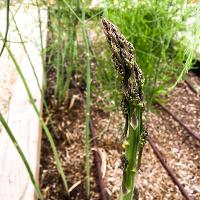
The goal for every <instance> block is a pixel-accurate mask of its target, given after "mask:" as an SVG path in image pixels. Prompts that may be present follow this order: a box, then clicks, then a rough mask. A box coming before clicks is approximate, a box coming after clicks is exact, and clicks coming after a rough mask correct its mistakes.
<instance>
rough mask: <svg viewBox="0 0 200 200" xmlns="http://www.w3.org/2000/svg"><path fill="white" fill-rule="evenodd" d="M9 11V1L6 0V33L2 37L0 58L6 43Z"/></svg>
mask: <svg viewBox="0 0 200 200" xmlns="http://www.w3.org/2000/svg"><path fill="white" fill-rule="evenodd" d="M9 10H10V0H7V3H6V33H5V36H4V42H3V47H2V48H1V51H0V57H1V55H2V54H3V51H4V48H5V46H6V42H7V37H8V30H9Z"/></svg>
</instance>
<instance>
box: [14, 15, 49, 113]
mask: <svg viewBox="0 0 200 200" xmlns="http://www.w3.org/2000/svg"><path fill="white" fill-rule="evenodd" d="M11 14H12V19H13V21H14V24H15V27H16V30H17V33H18V35H19V38H20V42H21V44H22V46H23V49H24V51H25V54H26V56H27V58H28V61H29V63H30V65H31V68H32V70H33V74H34V77H35V79H36V82H37V86H38V88H39V90H40V94H41V97H42V103H43V104H44V106H45V109H46V111H47V113H48V114H49V109H48V106H47V103H46V101H45V99H44V94H43V90H42V88H41V86H40V82H39V79H38V77H37V73H36V71H35V67H34V65H33V62H32V60H31V57H30V55H29V53H28V51H27V49H26V46H25V44H24V42H23V39H22V35H21V33H20V30H19V28H18V25H17V22H16V20H15V17H14V15H13V13H12V12H11ZM43 73H44V72H43Z"/></svg>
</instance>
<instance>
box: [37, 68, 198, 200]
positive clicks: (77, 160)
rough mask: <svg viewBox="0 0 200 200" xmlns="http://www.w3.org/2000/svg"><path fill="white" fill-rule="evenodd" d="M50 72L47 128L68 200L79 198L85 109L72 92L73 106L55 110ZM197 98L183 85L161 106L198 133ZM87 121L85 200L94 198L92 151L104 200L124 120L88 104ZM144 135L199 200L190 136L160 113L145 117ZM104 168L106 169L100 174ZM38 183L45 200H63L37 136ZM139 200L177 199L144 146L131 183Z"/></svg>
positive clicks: (111, 191) (113, 182)
mask: <svg viewBox="0 0 200 200" xmlns="http://www.w3.org/2000/svg"><path fill="white" fill-rule="evenodd" d="M53 73H54V72H50V78H49V80H48V81H49V84H48V85H49V87H50V88H48V90H47V91H48V93H47V95H46V99H47V102H48V105H49V107H50V113H51V114H52V118H51V120H48V117H47V114H45V113H44V116H45V117H46V120H48V126H49V128H50V130H51V132H52V134H53V135H54V139H55V141H56V145H57V149H58V152H59V155H60V158H61V160H62V165H63V168H64V171H65V174H66V176H67V180H68V182H69V188H70V187H71V186H75V185H74V184H77V186H75V188H74V189H73V190H72V192H71V195H72V199H77V200H78V199H80V200H81V199H86V198H85V188H84V184H85V179H84V178H85V173H84V155H85V152H84V122H85V113H84V112H85V107H84V105H82V104H81V101H80V97H79V96H78V91H77V90H76V89H71V91H70V94H69V96H70V98H71V99H73V98H75V99H76V100H75V103H74V104H73V106H72V108H70V109H69V105H70V102H72V100H71V101H70V100H69V101H66V102H65V103H63V104H62V105H60V106H57V105H58V103H57V102H56V101H55V98H54V94H53V87H54V81H55V80H54V75H53ZM199 102H200V97H198V96H197V95H196V94H194V93H193V92H192V91H191V90H190V89H189V88H188V86H187V85H186V84H185V83H181V84H179V85H178V86H177V87H176V88H175V90H174V91H173V92H172V93H171V95H170V96H169V97H168V98H167V104H166V107H167V108H169V109H170V110H171V111H172V112H173V113H175V114H176V115H177V116H178V117H179V118H180V119H181V120H182V121H183V122H184V123H185V124H186V125H187V126H188V127H190V128H191V129H192V130H194V131H195V132H197V133H199V134H200V118H199V113H200V103H199ZM91 116H92V120H93V121H94V124H95V126H96V130H97V134H98V137H97V138H96V139H97V141H98V148H97V147H93V146H92V141H91V149H92V150H91V165H92V167H91V168H92V169H91V196H90V199H91V200H98V199H100V197H99V193H98V187H97V184H96V170H95V166H94V165H93V151H98V152H99V153H100V155H101V158H102V159H103V165H104V172H105V176H104V182H105V185H106V191H107V193H108V195H109V196H110V198H109V199H111V200H112V199H113V200H114V199H117V197H118V193H119V189H120V185H121V176H122V171H121V169H120V168H119V166H120V164H121V161H120V157H121V151H122V149H121V143H122V141H121V134H122V132H123V124H124V119H123V117H122V114H121V113H120V112H104V111H103V110H102V109H99V108H97V107H95V106H92V112H91ZM148 132H149V134H150V135H151V138H152V139H153V141H154V142H155V144H156V145H157V147H158V148H159V150H160V151H161V153H162V155H163V156H164V158H165V160H166V162H167V164H168V165H169V166H170V167H171V168H172V169H173V171H174V172H175V174H176V176H177V177H178V179H179V181H180V182H181V183H182V184H183V185H184V187H185V189H186V190H187V191H188V193H189V194H190V195H191V197H192V198H193V199H194V200H198V199H200V158H199V156H200V155H199V147H200V144H199V142H198V141H196V140H195V139H194V138H192V137H191V136H190V135H189V134H188V133H187V132H186V131H185V130H184V129H183V128H182V127H180V125H179V124H178V123H177V122H175V121H174V120H173V119H172V117H170V116H169V115H168V114H167V113H165V112H164V111H162V110H159V111H155V112H153V113H150V114H149V117H148ZM105 166H106V170H105ZM40 184H41V188H42V192H43V194H44V197H45V199H49V200H50V199H51V200H64V199H67V198H66V195H65V192H64V188H63V186H62V181H61V178H60V177H59V175H58V173H57V170H56V167H55V163H54V160H53V158H52V153H51V150H50V145H49V143H48V142H47V139H46V137H45V136H44V134H43V139H42V155H41V171H40ZM137 187H138V189H139V192H140V199H141V200H151V199H152V200H181V199H183V197H182V195H181V193H180V192H179V190H178V188H177V187H176V186H175V185H174V183H173V182H172V180H171V179H170V177H169V176H168V175H167V173H166V171H165V170H164V168H163V167H162V165H161V164H160V162H159V161H158V159H157V158H156V156H155V155H154V153H153V151H152V149H151V147H150V145H149V144H148V143H147V144H146V146H145V148H144V154H143V159H142V165H141V169H140V171H139V175H138V179H137Z"/></svg>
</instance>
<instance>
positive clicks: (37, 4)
mask: <svg viewBox="0 0 200 200" xmlns="http://www.w3.org/2000/svg"><path fill="white" fill-rule="evenodd" d="M36 6H37V11H38V23H39V25H38V26H39V31H40V48H41V59H42V67H43V88H44V89H45V88H46V73H45V59H44V58H45V52H44V47H43V36H42V20H41V13H40V7H39V3H38V0H36Z"/></svg>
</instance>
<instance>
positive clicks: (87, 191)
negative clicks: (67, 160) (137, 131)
mask: <svg viewBox="0 0 200 200" xmlns="http://www.w3.org/2000/svg"><path fill="white" fill-rule="evenodd" d="M82 33H83V39H84V43H85V48H86V116H85V117H86V121H85V170H86V195H87V198H89V195H90V157H89V151H90V147H89V134H90V127H89V123H90V81H91V80H90V49H89V41H88V37H87V28H86V22H85V4H84V2H83V4H82Z"/></svg>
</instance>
